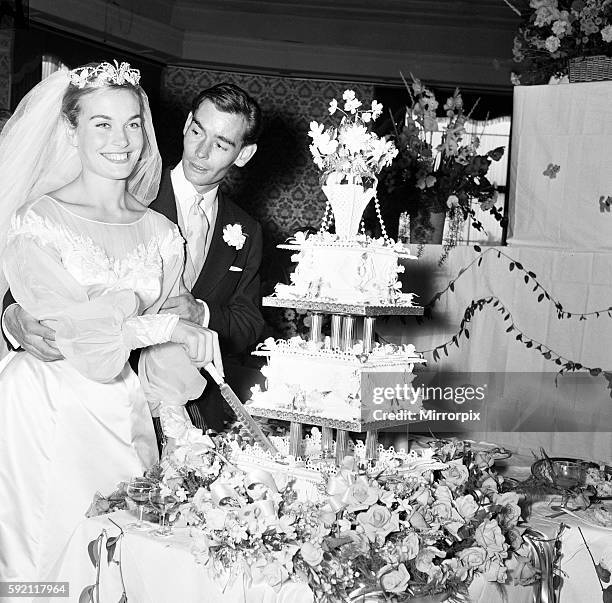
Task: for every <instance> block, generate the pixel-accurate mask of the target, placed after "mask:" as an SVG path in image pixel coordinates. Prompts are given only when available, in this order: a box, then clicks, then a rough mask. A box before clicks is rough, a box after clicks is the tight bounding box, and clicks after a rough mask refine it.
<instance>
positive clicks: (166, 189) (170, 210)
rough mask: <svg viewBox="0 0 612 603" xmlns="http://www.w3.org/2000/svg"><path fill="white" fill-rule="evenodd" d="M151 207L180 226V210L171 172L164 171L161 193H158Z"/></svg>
mask: <svg viewBox="0 0 612 603" xmlns="http://www.w3.org/2000/svg"><path fill="white" fill-rule="evenodd" d="M150 207H151V209H154V210H155V211H158V212H159V213H160V214H163V215H164V216H166V218H168V220H172V222H174V223H175V224H178V209H177V206H176V197H175V196H174V190H172V180H171V178H170V170H164V171H163V173H162V177H161V182H160V183H159V193H157V198H156V199H155V201H153V203H151V205H150Z"/></svg>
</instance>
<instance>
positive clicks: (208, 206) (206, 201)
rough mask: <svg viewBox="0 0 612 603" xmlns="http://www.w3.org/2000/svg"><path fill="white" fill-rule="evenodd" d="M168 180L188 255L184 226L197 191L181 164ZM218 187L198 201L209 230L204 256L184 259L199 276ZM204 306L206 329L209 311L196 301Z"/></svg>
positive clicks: (211, 228) (188, 284)
mask: <svg viewBox="0 0 612 603" xmlns="http://www.w3.org/2000/svg"><path fill="white" fill-rule="evenodd" d="M170 180H171V181H172V189H173V190H174V196H175V198H176V205H177V218H178V226H179V230H180V231H181V234H182V235H183V238H184V239H185V240H186V241H187V249H186V252H187V253H189V248H190V247H191V246H190V244H189V240H188V239H187V232H186V230H187V229H186V228H185V224H186V223H187V218H188V215H189V210H190V209H191V207H192V205H193V202H194V199H195V197H196V195H198V194H199V193H198V191H197V190H196V189H195V187H194V186H193V184H191V182H189V180H187V178H185V173H184V172H183V164H182V163H179V164H178V165H177V166H176V167H175V168H174V169H173V170H172V171H171V172H170ZM218 190H219V187H218V186H216V187H215V188H213V189H212V190H210V191H208V192H207V193H205V194H204V195H203V198H202V200H201V201H200V207H201V208H202V210H203V211H204V213H205V214H206V218H207V219H208V224H209V229H208V236H207V238H206V248H205V254H204V257H203V258H186V261H192V262H193V265H194V266H195V267H196V272H197V273H198V274H199V272H200V270H201V269H202V266H204V261H205V260H206V254H208V250H209V249H210V243H211V241H212V234H213V232H214V230H215V222H216V220H217V213H218V209H219V203H218V201H217V191H218ZM185 285H186V287H187V288H188V289H190V288H191V287H192V286H193V285H194V283H188V282H185ZM197 301H198V302H199V303H201V304H202V305H203V306H204V320H203V321H202V326H203V327H208V322H209V320H210V310H209V309H208V305H207V304H206V302H204V301H202V300H201V299H198V300H197Z"/></svg>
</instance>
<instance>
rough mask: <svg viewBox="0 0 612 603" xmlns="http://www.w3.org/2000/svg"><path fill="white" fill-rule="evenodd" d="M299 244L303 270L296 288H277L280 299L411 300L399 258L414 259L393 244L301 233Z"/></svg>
mask: <svg viewBox="0 0 612 603" xmlns="http://www.w3.org/2000/svg"><path fill="white" fill-rule="evenodd" d="M293 243H294V245H292V246H291V247H289V248H295V249H296V250H299V251H298V253H296V254H294V255H293V257H292V260H293V261H295V262H297V266H296V268H295V271H294V272H293V274H292V275H291V285H283V284H278V285H277V286H276V289H275V291H276V294H277V295H279V296H281V297H285V296H286V297H293V298H305V299H317V300H328V301H335V302H339V303H351V304H360V303H365V304H388V303H394V302H396V301H398V300H399V299H400V298H402V297H403V301H405V296H402V294H401V283H400V281H399V280H398V274H400V273H401V272H403V271H404V267H403V266H400V265H398V257H399V255H402V256H404V257H412V256H410V255H406V254H405V253H403V248H402V247H401V246H398V245H396V244H394V243H393V241H391V240H384V239H371V238H368V237H365V236H361V237H360V238H358V239H357V240H355V241H349V242H347V241H344V240H341V239H338V238H337V237H336V235H332V234H330V233H328V232H322V233H318V234H316V235H312V236H310V237H306V236H305V235H303V233H297V234H296V236H295V238H294V240H293Z"/></svg>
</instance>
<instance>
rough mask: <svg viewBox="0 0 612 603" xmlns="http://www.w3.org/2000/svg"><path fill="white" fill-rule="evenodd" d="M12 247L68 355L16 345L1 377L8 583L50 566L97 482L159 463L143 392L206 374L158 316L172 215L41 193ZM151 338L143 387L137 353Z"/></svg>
mask: <svg viewBox="0 0 612 603" xmlns="http://www.w3.org/2000/svg"><path fill="white" fill-rule="evenodd" d="M7 245H8V246H7V250H6V253H5V257H4V258H3V260H4V270H5V274H6V277H7V280H8V282H9V285H10V287H11V291H12V293H13V296H14V298H15V299H16V300H17V301H18V302H19V303H20V304H21V305H22V307H23V308H24V309H25V310H26V311H28V312H29V313H30V314H32V315H33V316H35V317H36V318H38V319H41V320H45V321H47V322H48V324H49V325H50V326H52V327H53V328H55V329H56V342H57V345H58V347H59V348H60V351H61V352H62V353H63V355H64V357H65V360H60V361H56V362H42V361H39V360H37V359H36V358H34V357H33V356H31V355H30V354H28V353H26V352H19V353H17V354H14V355H13V357H12V358H11V359H10V361H9V362H8V364H6V366H5V368H4V369H3V371H2V372H1V373H0V581H1V580H25V581H34V580H43V579H45V577H46V576H47V575H48V574H49V572H50V571H51V570H52V567H53V565H54V564H55V563H56V562H57V560H58V559H59V558H60V556H61V552H62V549H63V547H64V545H65V544H66V543H67V541H68V539H69V537H70V535H71V533H72V532H73V530H74V528H75V527H76V525H77V524H78V523H79V522H80V521H81V520H82V519H83V518H84V517H85V513H86V511H87V509H88V508H89V506H90V503H91V501H92V500H93V496H94V494H95V493H96V492H97V491H100V492H102V493H106V494H108V493H110V492H112V491H113V490H114V489H115V487H116V485H117V483H118V482H120V481H122V480H128V479H129V478H131V477H134V476H138V475H142V473H143V471H144V469H145V468H147V467H149V466H150V465H152V464H153V463H154V462H155V461H156V460H157V446H156V442H155V434H154V431H153V425H152V420H151V411H150V410H149V407H148V406H147V400H146V399H145V392H146V398H148V399H150V400H149V401H150V402H151V401H152V402H158V403H159V402H161V401H165V400H164V398H166V399H172V401H173V402H174V403H181V402H182V403H184V402H185V401H186V399H187V398H188V397H191V395H193V393H194V391H195V390H197V389H198V387H200V386H201V385H202V383H201V382H199V381H198V380H201V379H202V377H201V376H200V375H199V373H198V371H197V369H195V367H193V366H192V365H191V363H190V362H189V359H188V358H187V356H186V354H185V353H184V351H183V350H182V348H181V347H180V346H178V345H176V344H171V343H166V344H163V342H168V341H169V338H170V335H171V333H172V330H173V329H174V326H175V325H176V321H177V320H178V319H177V317H176V316H173V315H169V314H156V312H157V310H158V309H159V307H160V305H161V304H162V303H163V301H165V299H166V298H167V297H169V296H170V295H176V294H177V293H178V291H179V289H178V287H179V282H180V276H181V273H182V270H183V258H184V242H183V239H182V238H181V237H180V234H179V232H178V230H177V228H176V226H175V225H174V224H172V223H171V222H170V221H168V220H167V219H166V218H165V217H163V216H161V215H160V214H157V213H156V212H153V211H151V210H148V211H147V212H146V213H145V214H143V216H142V217H141V218H140V219H139V220H137V221H136V222H133V223H130V224H108V223H103V222H97V221H93V220H88V219H86V218H83V217H80V216H77V215H76V214H73V213H72V212H71V211H69V210H68V209H67V207H66V206H65V205H61V204H60V203H58V202H57V201H55V200H54V199H52V198H51V197H48V196H44V197H41V198H40V199H38V200H36V201H34V202H33V203H30V204H28V205H26V206H25V207H24V208H22V209H21V210H20V211H19V212H18V215H17V216H16V218H15V219H14V220H13V223H12V226H11V230H10V231H9V235H8V244H7ZM154 344H162V345H154ZM151 345H152V346H153V347H151V348H149V349H148V350H147V351H146V352H145V353H143V354H142V357H141V367H142V368H143V370H142V371H139V372H140V373H142V375H144V376H143V377H142V379H144V380H145V382H144V383H143V385H144V386H145V390H144V391H143V388H142V387H141V383H140V381H139V379H138V377H137V376H136V374H135V373H134V372H133V371H132V370H131V368H130V366H129V364H128V363H127V360H128V356H129V353H130V350H131V349H134V348H138V347H144V346H151ZM161 373H163V374H161ZM204 383H205V382H204ZM194 388H195V390H194ZM190 390H191V391H190ZM196 393H197V392H196ZM181 399H182V400H181ZM84 554H87V552H86V551H84ZM63 579H66V580H68V579H69V577H65V578H63Z"/></svg>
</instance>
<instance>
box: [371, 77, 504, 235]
mask: <svg viewBox="0 0 612 603" xmlns="http://www.w3.org/2000/svg"><path fill="white" fill-rule="evenodd" d="M404 83H405V85H406V89H407V91H408V94H409V98H410V103H409V105H408V106H407V107H406V112H405V115H404V123H403V124H402V125H401V126H396V128H395V138H394V142H395V145H396V146H397V148H398V154H397V156H396V158H395V159H394V161H393V163H392V165H391V166H390V168H388V169H387V170H385V171H383V173H382V174H381V178H380V179H381V183H382V185H383V187H384V189H385V191H386V193H387V202H388V203H389V204H391V205H397V204H401V206H402V207H401V209H402V211H408V212H409V213H410V217H411V230H412V239H411V240H412V242H417V243H429V242H440V240H437V241H432V239H431V234H432V233H433V232H434V231H436V230H437V232H438V233H439V234H438V236H439V238H440V239H441V228H440V226H439V222H440V220H441V219H442V218H443V217H444V216H446V215H451V217H453V219H454V220H456V219H457V218H458V217H459V218H461V219H462V220H467V219H470V218H471V219H472V224H473V226H474V227H475V228H476V229H478V230H481V229H482V225H481V223H480V222H479V221H478V219H477V217H476V214H475V210H474V208H473V206H472V204H473V202H476V203H477V204H479V205H480V208H481V209H484V210H488V211H489V212H490V213H491V214H492V215H494V216H495V218H496V219H497V220H498V221H499V222H500V223H503V222H504V217H503V214H502V212H501V210H500V209H499V208H498V207H496V205H495V203H496V200H497V190H496V187H495V185H494V184H493V183H491V182H490V181H489V180H488V178H487V172H488V171H489V167H490V165H491V162H492V161H499V159H501V157H502V155H503V152H504V148H503V147H498V148H496V149H494V150H491V151H488V152H487V153H484V154H480V153H478V147H479V144H480V141H479V139H478V137H477V136H470V135H468V134H467V132H466V122H467V120H468V119H469V116H470V113H466V112H465V110H464V105H463V98H462V96H461V93H460V91H459V90H458V89H457V90H455V92H454V93H453V95H452V96H450V97H449V98H448V99H447V100H446V103H445V104H444V106H443V110H444V112H445V116H446V119H445V120H443V119H439V118H438V109H439V108H440V104H439V102H438V101H437V100H436V97H435V95H434V94H433V92H431V91H430V90H429V89H428V88H427V87H426V86H424V85H423V84H422V83H421V81H420V80H418V79H416V78H413V79H412V82H411V83H410V84H409V83H408V82H406V80H404ZM436 214H437V215H436ZM436 222H437V223H438V224H436Z"/></svg>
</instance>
